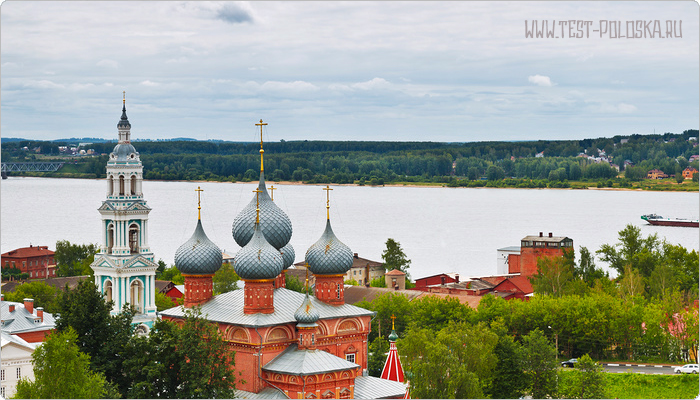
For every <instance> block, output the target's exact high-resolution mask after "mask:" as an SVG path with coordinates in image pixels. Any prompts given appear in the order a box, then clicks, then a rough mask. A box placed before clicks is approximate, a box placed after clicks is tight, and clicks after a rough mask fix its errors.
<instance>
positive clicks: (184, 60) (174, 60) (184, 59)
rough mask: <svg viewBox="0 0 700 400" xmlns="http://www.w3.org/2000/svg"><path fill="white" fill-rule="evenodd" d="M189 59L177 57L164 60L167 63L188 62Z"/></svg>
mask: <svg viewBox="0 0 700 400" xmlns="http://www.w3.org/2000/svg"><path fill="white" fill-rule="evenodd" d="M188 61H189V59H188V58H187V57H178V58H171V59H169V60H167V61H166V63H168V64H182V63H186V62H188Z"/></svg>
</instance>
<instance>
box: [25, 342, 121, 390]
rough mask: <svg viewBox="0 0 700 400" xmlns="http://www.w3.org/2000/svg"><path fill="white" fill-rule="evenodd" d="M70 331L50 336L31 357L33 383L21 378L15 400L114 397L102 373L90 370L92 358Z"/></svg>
mask: <svg viewBox="0 0 700 400" xmlns="http://www.w3.org/2000/svg"><path fill="white" fill-rule="evenodd" d="M77 336H78V335H77V334H76V333H75V331H74V330H72V329H68V330H65V331H64V332H55V333H53V334H51V335H49V336H48V337H47V338H46V340H45V341H44V343H42V344H41V345H39V347H37V348H36V350H35V351H34V353H33V354H32V362H33V364H34V381H30V380H28V379H27V378H22V379H21V380H20V381H19V382H18V384H17V392H16V394H15V397H14V398H16V399H102V398H107V396H108V395H110V394H113V393H109V392H108V385H107V382H106V380H105V377H104V375H103V374H102V373H99V372H94V371H91V370H90V356H88V355H87V354H84V353H82V352H80V351H79V349H78V346H77V345H76V344H75V343H76V340H77Z"/></svg>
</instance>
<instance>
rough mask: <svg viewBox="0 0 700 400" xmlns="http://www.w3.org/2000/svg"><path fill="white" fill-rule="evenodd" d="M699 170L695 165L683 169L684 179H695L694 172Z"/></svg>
mask: <svg viewBox="0 0 700 400" xmlns="http://www.w3.org/2000/svg"><path fill="white" fill-rule="evenodd" d="M697 173H698V170H697V169H695V168H693V167H688V168H686V169H684V170H683V178H684V179H693V174H697Z"/></svg>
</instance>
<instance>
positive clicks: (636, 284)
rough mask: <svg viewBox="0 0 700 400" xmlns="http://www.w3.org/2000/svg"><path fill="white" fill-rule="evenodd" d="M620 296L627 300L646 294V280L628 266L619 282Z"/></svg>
mask: <svg viewBox="0 0 700 400" xmlns="http://www.w3.org/2000/svg"><path fill="white" fill-rule="evenodd" d="M619 288H620V295H621V296H622V297H625V298H632V297H634V296H638V295H642V294H644V278H642V276H641V274H640V273H639V271H637V270H633V269H632V267H631V266H630V265H629V264H628V265H627V266H625V269H624V274H623V275H622V279H620V282H619Z"/></svg>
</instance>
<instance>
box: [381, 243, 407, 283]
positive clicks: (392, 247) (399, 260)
mask: <svg viewBox="0 0 700 400" xmlns="http://www.w3.org/2000/svg"><path fill="white" fill-rule="evenodd" d="M382 260H384V268H385V269H386V270H387V271H391V270H394V269H398V270H399V271H401V272H403V273H405V274H406V278H408V277H409V276H410V274H409V273H408V268H409V267H410V266H411V260H409V259H408V258H406V254H404V252H403V249H401V244H400V243H399V242H397V241H395V240H394V239H391V238H389V239H387V240H386V249H385V250H384V252H382Z"/></svg>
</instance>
